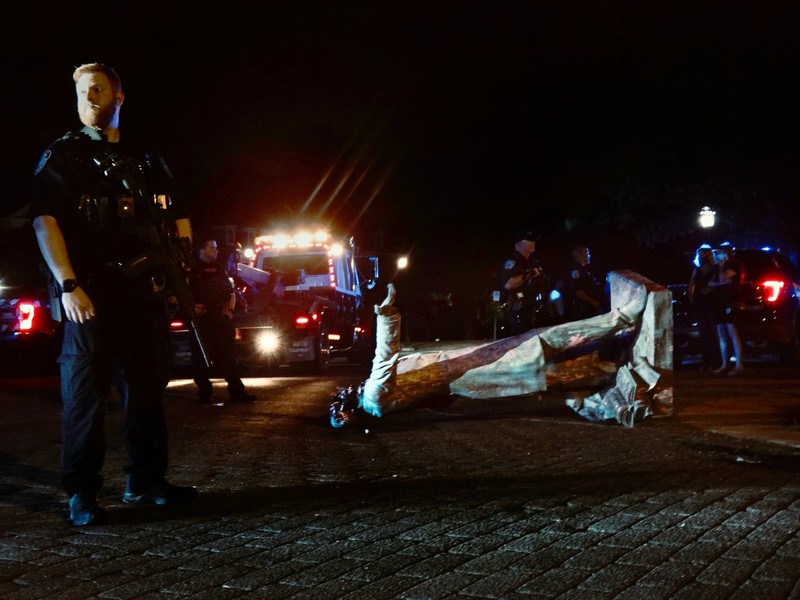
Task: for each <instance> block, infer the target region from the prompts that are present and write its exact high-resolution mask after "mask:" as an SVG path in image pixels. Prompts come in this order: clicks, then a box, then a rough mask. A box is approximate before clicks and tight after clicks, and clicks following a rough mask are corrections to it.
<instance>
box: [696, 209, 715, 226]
mask: <svg viewBox="0 0 800 600" xmlns="http://www.w3.org/2000/svg"><path fill="white" fill-rule="evenodd" d="M716 215H717V213H716V211H713V210H711V209H710V208H708V207H707V206H704V207H703V208H701V209H700V219H699V221H700V227H702V228H703V229H710V228H711V227H713V226H714V222H715V218H716Z"/></svg>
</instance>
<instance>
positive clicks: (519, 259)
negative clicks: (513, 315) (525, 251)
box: [500, 250, 542, 304]
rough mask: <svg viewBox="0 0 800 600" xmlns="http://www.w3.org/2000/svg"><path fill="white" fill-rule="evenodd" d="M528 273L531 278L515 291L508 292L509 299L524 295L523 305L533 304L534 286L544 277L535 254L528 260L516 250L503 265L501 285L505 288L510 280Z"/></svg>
mask: <svg viewBox="0 0 800 600" xmlns="http://www.w3.org/2000/svg"><path fill="white" fill-rule="evenodd" d="M526 272H527V273H528V274H529V276H530V277H529V278H526V280H525V281H524V282H523V284H522V285H521V286H520V287H518V288H515V289H513V290H506V293H507V295H508V298H509V299H513V298H518V297H519V294H522V297H521V299H522V300H523V304H527V303H529V302H533V299H534V294H533V291H534V290H533V284H534V282H535V281H536V280H537V277H539V276H541V275H542V268H541V265H540V263H539V259H538V258H537V257H536V255H535V254H531V255H530V256H529V257H528V258H525V256H523V255H522V254H520V253H519V252H518V251H517V250H514V252H513V254H512V255H511V257H510V258H509V259H508V260H506V262H505V263H504V264H503V272H502V275H501V278H502V281H501V282H500V284H501V285H502V286H505V284H506V282H507V281H508V280H509V279H511V278H512V277H514V276H517V275H523V274H525V273H526ZM504 289H505V288H504Z"/></svg>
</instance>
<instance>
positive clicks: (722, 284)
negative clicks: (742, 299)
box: [709, 242, 744, 376]
mask: <svg viewBox="0 0 800 600" xmlns="http://www.w3.org/2000/svg"><path fill="white" fill-rule="evenodd" d="M717 262H718V263H719V270H718V271H717V276H716V277H715V278H713V279H712V280H711V281H710V282H709V285H710V286H712V287H713V288H714V296H713V297H714V321H715V323H716V325H717V339H718V340H719V352H720V354H719V356H720V357H721V359H722V364H721V365H720V367H719V368H718V369H715V370H714V373H715V374H717V375H719V374H722V373H726V372H727V374H728V375H731V376H736V375H739V374H740V373H742V372H743V371H744V356H743V352H742V350H743V348H742V339H741V337H740V336H739V330H738V328H737V326H736V321H737V319H738V317H739V288H740V287H741V282H742V280H743V279H744V265H743V264H742V261H740V260H739V259H738V258H736V254H735V249H734V247H733V245H732V244H731V243H730V242H723V243H722V244H720V246H719V251H718V255H717ZM731 359H732V360H733V363H734V366H733V368H730V361H731ZM729 369H730V370H729Z"/></svg>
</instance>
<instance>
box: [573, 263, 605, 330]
mask: <svg viewBox="0 0 800 600" xmlns="http://www.w3.org/2000/svg"><path fill="white" fill-rule="evenodd" d="M579 290H583V292H584V293H585V294H586V295H587V296H589V297H590V298H593V299H594V300H597V301H598V302H600V305H601V306H602V304H603V300H604V292H603V288H602V287H601V286H600V283H599V282H598V281H597V278H596V277H595V276H594V273H592V272H591V271H590V270H589V265H581V264H580V263H579V262H578V261H574V262H573V264H572V268H571V269H570V270H569V273H568V274H567V282H566V296H567V298H566V300H567V311H568V312H567V317H568V319H569V320H570V321H580V320H581V319H588V318H589V317H594V316H595V315H598V314H600V312H601V310H602V309H600V308H595V307H594V306H592V305H591V304H589V303H588V302H586V301H585V300H581V299H580V298H578V297H577V296H576V295H575V294H576V292H578V291H579Z"/></svg>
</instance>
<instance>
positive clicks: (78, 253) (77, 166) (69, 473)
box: [30, 127, 186, 495]
mask: <svg viewBox="0 0 800 600" xmlns="http://www.w3.org/2000/svg"><path fill="white" fill-rule="evenodd" d="M110 156H113V160H114V163H115V164H117V166H118V167H117V169H115V170H112V169H110V165H111V164H112V163H111V162H110V159H109V157H110ZM98 163H99V164H98ZM120 169H122V170H120ZM119 173H125V174H126V175H125V176H124V177H122V176H120V175H119ZM123 179H124V183H123ZM126 185H127V188H126ZM145 190H146V192H145ZM143 192H144V193H145V194H146V195H145V196H142V195H141V194H142V193H143ZM143 197H144V198H153V202H154V203H156V205H155V206H154V207H153V208H154V209H155V210H156V211H164V212H163V213H158V212H155V213H154V212H153V211H152V210H151V207H149V206H147V205H143V204H142V202H143V200H142V198H143ZM174 201H175V190H174V186H173V182H172V178H171V176H170V173H169V171H168V169H167V168H166V165H165V164H164V162H163V160H162V159H161V157H160V156H158V155H157V154H156V153H154V152H148V151H146V150H145V149H144V148H143V147H138V146H136V145H131V144H126V143H123V142H118V143H113V144H112V143H109V142H108V141H107V140H106V139H105V137H104V136H103V135H102V134H101V133H100V132H98V131H95V130H93V129H91V128H88V127H84V128H83V129H81V130H80V131H75V132H71V133H68V134H67V135H65V136H64V137H63V138H61V139H59V140H56V141H55V142H53V143H52V144H51V145H50V146H49V147H48V148H47V149H46V151H45V152H44V154H43V155H42V158H41V160H40V161H39V164H38V166H37V167H36V171H35V175H34V185H33V196H32V202H31V210H30V217H31V219H35V218H36V217H39V216H42V215H49V216H52V217H54V218H55V219H56V221H57V223H58V226H59V228H60V230H61V232H62V234H63V236H64V241H65V243H66V248H67V252H68V255H69V259H70V262H71V264H72V266H73V268H74V270H75V274H76V276H77V279H78V283H79V285H80V286H81V287H82V289H83V290H84V291H85V292H86V293H87V294H88V296H89V298H90V299H91V300H92V302H93V304H94V306H95V309H96V317H95V318H94V319H92V320H91V321H88V322H86V323H74V322H72V321H66V322H65V323H64V341H63V345H62V349H61V354H60V356H59V358H58V362H59V364H60V366H61V395H62V400H63V412H62V436H63V440H62V456H61V459H62V471H63V474H62V483H63V486H64V489H65V490H66V491H67V493H68V494H69V495H72V494H77V493H86V494H96V493H97V491H98V490H99V489H100V487H101V485H102V481H103V480H102V476H101V474H100V473H101V468H102V464H103V460H104V457H105V435H104V407H105V399H106V398H107V395H108V392H109V390H110V386H111V384H112V381H113V376H114V371H115V368H121V369H122V372H123V373H124V374H125V379H126V382H127V384H128V394H127V401H126V403H125V411H126V414H125V428H124V435H125V445H126V448H127V451H128V462H127V464H126V465H125V472H126V473H127V474H128V488H129V489H149V488H151V487H153V486H158V485H161V484H162V483H163V482H164V481H165V479H164V476H165V473H166V470H167V434H166V426H165V420H164V411H163V405H162V391H163V387H164V384H165V382H166V379H167V373H166V360H165V359H166V343H167V325H168V322H167V313H166V310H165V302H164V294H166V293H168V292H169V289H168V288H169V286H168V285H165V283H166V282H165V280H164V277H163V273H161V272H159V270H158V269H157V268H155V267H152V266H149V263H147V261H145V262H144V263H142V261H141V260H140V259H141V258H142V257H143V256H146V255H147V253H148V250H150V249H151V246H152V244H153V237H152V235H149V232H152V231H153V229H152V225H153V221H154V220H156V219H154V215H159V216H163V217H164V218H165V219H168V220H169V222H170V223H174V220H175V219H179V218H185V217H186V215H185V214H184V213H183V212H182V211H181V209H180V207H179V205H177V204H176V203H174ZM142 265H144V266H142Z"/></svg>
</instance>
